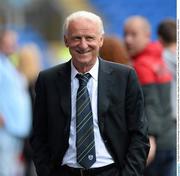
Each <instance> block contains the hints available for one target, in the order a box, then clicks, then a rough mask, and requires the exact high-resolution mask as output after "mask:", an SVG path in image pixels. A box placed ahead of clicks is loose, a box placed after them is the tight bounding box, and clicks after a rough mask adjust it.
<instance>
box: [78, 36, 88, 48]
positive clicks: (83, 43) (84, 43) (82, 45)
mask: <svg viewBox="0 0 180 176" xmlns="http://www.w3.org/2000/svg"><path fill="white" fill-rule="evenodd" d="M79 46H80V47H81V48H87V47H88V44H87V41H86V39H85V38H82V39H81V41H80V43H79Z"/></svg>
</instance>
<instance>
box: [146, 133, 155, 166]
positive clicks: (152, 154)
mask: <svg viewBox="0 0 180 176" xmlns="http://www.w3.org/2000/svg"><path fill="white" fill-rule="evenodd" d="M149 142H150V151H149V155H148V159H147V165H149V164H150V163H151V162H152V161H153V160H154V157H155V155H156V139H155V137H153V136H150V137H149Z"/></svg>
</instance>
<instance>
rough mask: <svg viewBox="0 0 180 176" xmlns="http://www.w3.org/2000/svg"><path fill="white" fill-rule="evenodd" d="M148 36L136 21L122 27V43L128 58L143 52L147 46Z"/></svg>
mask: <svg viewBox="0 0 180 176" xmlns="http://www.w3.org/2000/svg"><path fill="white" fill-rule="evenodd" d="M149 36H150V34H149V32H147V31H146V30H145V29H144V28H143V26H142V24H140V23H139V22H137V21H132V22H129V23H127V24H126V25H125V27H124V42H125V45H126V48H127V50H128V53H129V55H130V56H135V55H137V54H139V53H140V52H142V51H143V49H144V48H145V47H146V45H147V44H148V42H149V40H150V38H149Z"/></svg>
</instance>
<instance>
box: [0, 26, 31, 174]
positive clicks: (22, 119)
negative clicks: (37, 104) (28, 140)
mask: <svg viewBox="0 0 180 176" xmlns="http://www.w3.org/2000/svg"><path fill="white" fill-rule="evenodd" d="M16 46H17V33H16V32H15V31H13V30H10V29H0V97H1V98H0V175H1V176H17V175H20V176H21V175H23V168H22V167H21V164H20V160H19V159H20V155H21V153H22V150H23V142H24V140H23V139H24V138H25V137H27V136H28V135H29V133H30V129H31V101H30V97H29V94H28V90H27V88H28V87H27V82H26V79H25V78H24V77H23V75H21V74H20V72H18V71H17V69H16V68H15V66H14V65H13V64H12V63H11V62H10V58H9V57H10V55H11V54H13V53H14V52H15V51H16V49H17V47H16Z"/></svg>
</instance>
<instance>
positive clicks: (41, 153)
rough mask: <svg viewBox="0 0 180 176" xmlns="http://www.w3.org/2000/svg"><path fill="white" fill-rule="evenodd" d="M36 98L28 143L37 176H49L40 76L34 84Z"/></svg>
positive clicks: (45, 115) (45, 117)
mask: <svg viewBox="0 0 180 176" xmlns="http://www.w3.org/2000/svg"><path fill="white" fill-rule="evenodd" d="M35 91H36V96H35V104H34V113H33V130H32V135H31V138H30V143H31V147H32V151H33V161H34V164H35V167H36V171H37V175H38V176H48V175H50V169H49V151H48V134H47V133H48V132H47V128H48V124H47V123H48V122H47V118H48V117H47V113H46V109H47V107H46V95H45V86H44V82H43V78H42V76H41V74H39V77H38V79H37V82H36V87H35Z"/></svg>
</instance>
